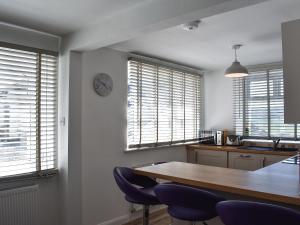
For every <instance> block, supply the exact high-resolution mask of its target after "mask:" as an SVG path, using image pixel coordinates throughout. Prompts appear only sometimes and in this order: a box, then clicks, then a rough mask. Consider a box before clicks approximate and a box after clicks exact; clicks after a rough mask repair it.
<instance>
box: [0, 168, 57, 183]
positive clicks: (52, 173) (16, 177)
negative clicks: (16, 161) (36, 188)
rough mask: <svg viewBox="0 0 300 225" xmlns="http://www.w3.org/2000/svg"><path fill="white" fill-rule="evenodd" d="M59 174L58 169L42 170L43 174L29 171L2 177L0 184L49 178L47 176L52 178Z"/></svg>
mask: <svg viewBox="0 0 300 225" xmlns="http://www.w3.org/2000/svg"><path fill="white" fill-rule="evenodd" d="M57 175H58V170H57V169H51V170H44V171H42V174H38V173H37V172H33V173H28V174H20V175H12V176H7V177H2V178H0V184H1V183H10V182H17V181H26V180H36V179H47V178H52V177H54V176H57Z"/></svg>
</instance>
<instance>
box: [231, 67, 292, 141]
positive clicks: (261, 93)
mask: <svg viewBox="0 0 300 225" xmlns="http://www.w3.org/2000/svg"><path fill="white" fill-rule="evenodd" d="M233 103H234V127H235V131H236V134H238V135H244V136H246V137H247V136H248V137H254V138H258V137H259V138H260V137H262V138H268V139H271V138H278V137H280V138H285V139H296V137H297V127H296V125H293V124H284V91H283V71H282V68H279V69H266V70H261V71H256V72H251V73H250V74H249V76H248V77H244V78H236V79H234V81H233Z"/></svg>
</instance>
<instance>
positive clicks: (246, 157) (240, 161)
mask: <svg viewBox="0 0 300 225" xmlns="http://www.w3.org/2000/svg"><path fill="white" fill-rule="evenodd" d="M228 162H229V168H233V169H240V170H249V171H253V170H257V169H260V168H262V167H263V162H264V156H263V155H259V154H247V153H239V152H229V160H228Z"/></svg>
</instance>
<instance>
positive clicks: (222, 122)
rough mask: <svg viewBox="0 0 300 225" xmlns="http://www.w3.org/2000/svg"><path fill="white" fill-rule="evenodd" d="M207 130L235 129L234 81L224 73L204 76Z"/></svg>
mask: <svg viewBox="0 0 300 225" xmlns="http://www.w3.org/2000/svg"><path fill="white" fill-rule="evenodd" d="M204 89H205V128H206V129H221V130H222V129H228V130H232V129H233V109H232V108H233V107H232V105H233V103H232V79H231V78H226V77H224V71H214V72H207V73H205V75H204Z"/></svg>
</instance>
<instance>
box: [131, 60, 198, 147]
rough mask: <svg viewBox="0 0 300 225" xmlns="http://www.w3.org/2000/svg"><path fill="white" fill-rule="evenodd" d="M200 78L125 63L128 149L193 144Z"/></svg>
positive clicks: (151, 65) (147, 64) (144, 63)
mask: <svg viewBox="0 0 300 225" xmlns="http://www.w3.org/2000/svg"><path fill="white" fill-rule="evenodd" d="M201 110H202V96H201V76H200V75H199V74H192V73H189V72H183V71H179V70H176V69H174V68H170V67H167V66H164V65H158V64H155V63H150V62H147V61H141V60H139V59H130V60H129V61H128V112H127V117H128V123H127V125H128V128H127V131H128V132H127V133H128V134H127V136H128V139H127V140H128V147H129V148H139V147H152V146H153V147H155V146H161V145H171V144H175V143H183V142H188V141H196V140H197V139H198V137H199V130H200V128H201V125H202V121H201V116H202V111H201Z"/></svg>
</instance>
